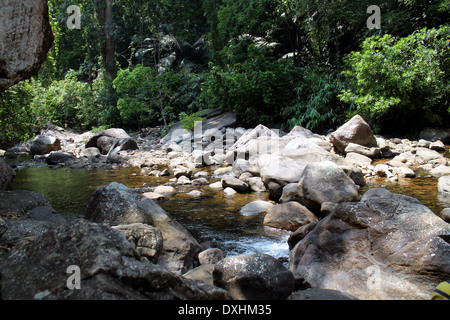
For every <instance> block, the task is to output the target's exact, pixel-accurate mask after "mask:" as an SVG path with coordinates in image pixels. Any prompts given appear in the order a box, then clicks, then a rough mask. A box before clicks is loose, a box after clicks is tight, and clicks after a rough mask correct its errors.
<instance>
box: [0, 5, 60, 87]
mask: <svg viewBox="0 0 450 320" xmlns="http://www.w3.org/2000/svg"><path fill="white" fill-rule="evenodd" d="M0 7H1V8H2V10H1V11H0V30H3V32H1V33H0V91H3V90H5V89H7V88H9V87H11V86H13V85H15V84H16V83H19V82H20V81H22V80H26V79H29V78H31V77H32V76H34V75H36V74H37V73H38V71H39V69H40V68H41V65H42V63H43V62H44V61H45V58H46V56H47V52H48V51H49V50H50V48H51V47H52V44H53V33H52V28H51V26H50V22H49V16H48V6H47V1H45V0H24V1H15V0H1V1H0Z"/></svg>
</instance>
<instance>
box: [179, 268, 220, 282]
mask: <svg viewBox="0 0 450 320" xmlns="http://www.w3.org/2000/svg"><path fill="white" fill-rule="evenodd" d="M214 267H215V265H214V264H202V265H200V266H198V267H197V268H194V269H192V270H189V271H188V272H186V273H185V274H183V277H185V278H186V279H191V280H198V281H203V282H205V283H206V284H208V285H210V286H214V279H213V271H214Z"/></svg>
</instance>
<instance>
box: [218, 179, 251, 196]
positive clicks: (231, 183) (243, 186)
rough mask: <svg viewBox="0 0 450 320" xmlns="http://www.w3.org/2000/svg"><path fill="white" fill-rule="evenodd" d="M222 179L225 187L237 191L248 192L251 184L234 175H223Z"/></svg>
mask: <svg viewBox="0 0 450 320" xmlns="http://www.w3.org/2000/svg"><path fill="white" fill-rule="evenodd" d="M221 181H222V187H224V188H227V187H230V188H233V189H234V190H236V191H237V192H246V191H248V190H249V186H248V184H247V183H245V182H244V181H241V180H239V179H237V178H235V177H232V176H223V177H222V180H221Z"/></svg>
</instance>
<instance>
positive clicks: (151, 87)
mask: <svg viewBox="0 0 450 320" xmlns="http://www.w3.org/2000/svg"><path fill="white" fill-rule="evenodd" d="M202 79H203V77H202V76H201V75H196V74H187V73H183V72H178V73H175V72H173V71H171V72H167V73H164V74H158V73H156V72H155V71H154V70H153V69H152V68H149V67H144V66H141V65H138V66H137V67H136V68H134V69H133V70H131V71H130V70H120V71H119V73H118V75H117V78H116V79H115V80H114V82H113V85H114V88H115V89H116V91H117V94H118V97H119V100H118V103H117V107H118V109H119V111H120V114H121V116H122V117H123V118H124V119H130V118H133V119H135V120H136V123H135V124H136V125H133V124H131V123H129V125H130V126H131V127H138V128H140V127H141V126H142V125H151V124H153V125H155V124H158V123H160V122H161V121H162V122H163V123H164V124H165V125H168V122H169V121H170V122H172V121H176V120H177V115H178V114H179V113H180V112H193V111H197V110H199V109H200V108H201V103H200V101H197V97H198V95H199V93H200V83H201V82H202Z"/></svg>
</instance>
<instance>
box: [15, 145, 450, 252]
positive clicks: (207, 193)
mask: <svg viewBox="0 0 450 320" xmlns="http://www.w3.org/2000/svg"><path fill="white" fill-rule="evenodd" d="M446 156H448V150H447V152H446ZM214 169H215V168H214V167H211V168H209V169H208V170H209V173H210V178H209V183H212V182H215V181H219V180H220V177H214V176H211V174H212V172H214ZM437 180H438V179H437V178H432V177H430V176H428V175H427V173H426V172H423V171H418V172H417V177H416V178H413V179H400V180H399V181H398V182H387V181H386V180H385V179H371V180H370V181H368V183H367V185H366V186H365V187H364V188H362V189H361V193H362V194H363V193H364V192H366V191H367V190H368V189H370V188H374V187H385V188H387V189H389V190H390V191H391V192H395V193H402V194H406V195H409V196H412V197H414V198H417V199H419V200H420V201H422V203H423V204H425V205H426V206H428V207H429V208H430V209H431V210H432V211H433V212H434V213H436V214H438V215H439V214H440V212H441V211H442V209H443V208H445V207H446V206H448V203H447V204H446V203H445V201H443V200H442V199H440V198H439V196H438V193H437ZM113 181H115V182H119V183H122V184H124V185H126V186H127V187H130V188H134V189H135V190H136V191H138V192H144V191H145V192H147V191H152V190H153V189H154V187H156V186H158V185H163V184H166V183H168V181H169V178H168V177H151V176H144V175H141V173H140V169H138V168H120V169H115V170H107V169H99V170H84V169H82V170H74V169H69V168H60V169H50V168H47V167H39V168H28V169H24V170H21V171H19V172H18V173H17V175H16V177H15V178H14V181H13V189H15V190H21V189H22V190H32V191H37V192H40V193H42V194H45V195H46V196H47V197H48V198H49V199H50V201H51V203H52V205H53V207H54V208H55V210H56V211H57V212H59V213H60V214H62V215H63V216H65V217H66V218H67V219H70V218H73V217H82V216H83V214H84V209H85V207H86V205H87V203H88V201H89V198H90V196H91V194H92V192H93V191H94V190H95V189H96V188H97V187H99V186H102V185H107V184H109V183H110V182H113ZM176 189H177V193H176V194H175V195H174V196H172V197H170V198H169V199H165V200H162V201H159V205H160V206H161V207H162V208H163V209H165V210H166V211H167V212H168V213H169V214H170V215H171V216H172V217H173V218H174V219H175V220H177V221H179V222H180V223H181V224H182V225H183V226H184V227H186V228H187V229H188V230H189V231H190V232H191V233H192V234H193V236H194V237H195V238H196V239H197V240H198V241H199V242H203V241H211V242H213V243H214V244H215V245H217V246H218V247H219V248H221V249H223V250H224V251H226V252H227V254H228V255H235V254H243V253H256V252H261V253H267V254H270V255H272V256H275V257H286V256H288V255H289V250H288V246H287V242H286V240H287V238H288V236H289V232H287V231H280V230H276V229H273V228H267V227H264V226H263V219H264V216H263V215H258V216H250V217H249V216H243V215H241V214H239V211H240V209H241V208H242V207H243V206H244V205H245V204H247V203H249V202H251V201H254V200H268V196H267V193H265V192H262V193H249V194H238V193H237V194H234V195H231V196H227V195H225V194H224V192H223V191H222V190H214V189H211V188H210V187H209V186H208V185H206V186H200V187H198V186H197V187H192V186H176ZM194 189H195V190H200V191H201V192H202V195H201V196H200V197H197V198H193V197H191V196H189V195H188V194H187V193H188V192H190V191H192V190H194Z"/></svg>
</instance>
